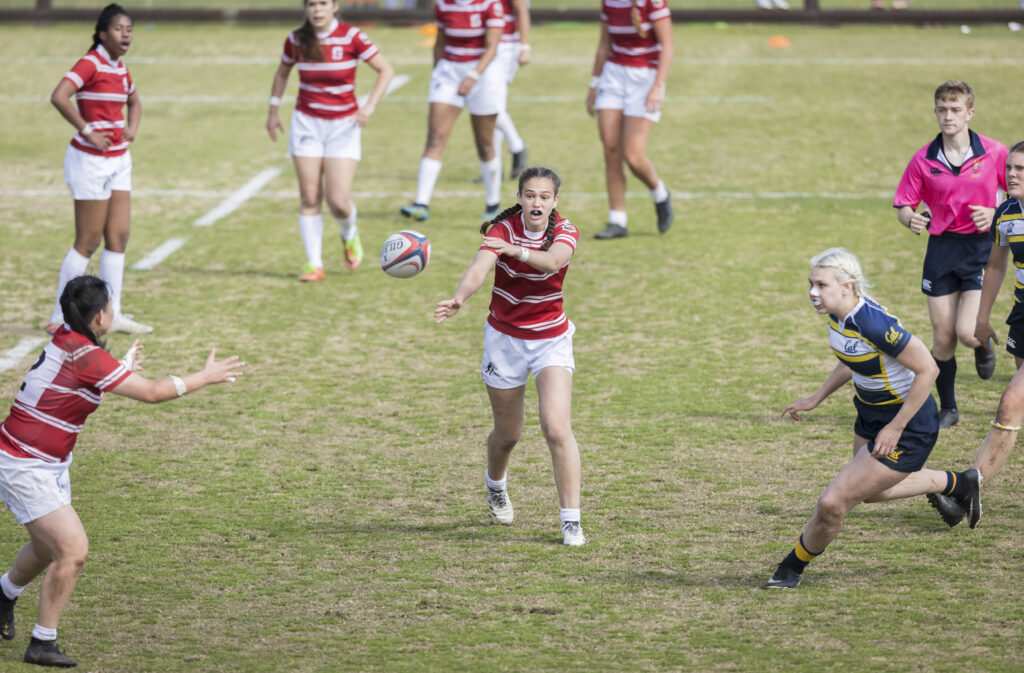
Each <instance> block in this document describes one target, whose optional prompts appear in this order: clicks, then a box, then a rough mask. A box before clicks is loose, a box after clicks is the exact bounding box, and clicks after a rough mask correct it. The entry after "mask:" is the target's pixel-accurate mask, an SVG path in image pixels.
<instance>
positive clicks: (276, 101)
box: [267, 96, 281, 107]
mask: <svg viewBox="0 0 1024 673" xmlns="http://www.w3.org/2000/svg"><path fill="white" fill-rule="evenodd" d="M267 102H268V103H270V105H271V107H279V106H280V105H281V97H280V96H271V97H270V98H268V99H267Z"/></svg>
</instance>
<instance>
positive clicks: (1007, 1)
mask: <svg viewBox="0 0 1024 673" xmlns="http://www.w3.org/2000/svg"><path fill="white" fill-rule="evenodd" d="M365 4H367V3H365V2H351V3H350V2H342V11H345V10H346V9H347V8H352V11H356V12H358V9H357V8H355V6H356V5H365ZM368 4H370V5H375V6H376V5H379V6H381V7H383V6H384V2H383V0H381V1H380V2H376V3H374V2H369V3H368ZM399 4H400V5H401V4H402V3H401V2H399ZM789 4H790V7H792V8H793V9H802V8H803V6H804V3H803V0H790V3H789ZM870 4H871V3H870V2H869V0H819V3H818V5H819V7H821V9H826V10H832V9H864V10H867V9H869V7H870ZM51 5H52V6H53V7H54V8H61V9H63V8H89V7H96V8H97V10H98V9H99V8H100V7H101V6H102V5H100V4H97V3H96V2H93V1H92V0H51ZM669 5H670V6H671V7H672V8H673V9H716V8H717V9H752V8H754V5H755V3H754V0H672V2H670V3H669ZM0 6H4V7H34V6H35V0H2V2H0ZM126 6H127V5H126ZM301 6H302V2H300V1H298V0H213V1H211V0H142V1H141V2H139V3H137V4H134V5H132V6H130V7H129V9H135V8H150V7H152V8H160V9H166V8H178V7H196V8H202V9H288V8H292V7H301ZM530 6H531V7H534V8H537V9H586V8H599V7H600V3H599V2H597V1H596V0H533V1H532V2H531V3H530ZM886 6H887V7H888V6H891V3H889V2H886ZM911 6H912V8H913V9H944V10H951V9H1017V8H1018V7H1019V6H1020V3H1019V2H1017V1H1016V0H912V5H911Z"/></svg>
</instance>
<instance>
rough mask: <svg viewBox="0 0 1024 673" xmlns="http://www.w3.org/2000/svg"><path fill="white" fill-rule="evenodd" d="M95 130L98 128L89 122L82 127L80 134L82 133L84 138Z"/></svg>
mask: <svg viewBox="0 0 1024 673" xmlns="http://www.w3.org/2000/svg"><path fill="white" fill-rule="evenodd" d="M95 130H96V128H95V127H94V126H93V125H92V122H89V123H87V124H86V125H85V126H83V127H82V130H81V131H79V133H81V134H82V135H83V136H87V135H89V134H90V133H92V132H93V131H95Z"/></svg>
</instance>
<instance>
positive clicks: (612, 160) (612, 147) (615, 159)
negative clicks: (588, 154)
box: [604, 144, 623, 166]
mask: <svg viewBox="0 0 1024 673" xmlns="http://www.w3.org/2000/svg"><path fill="white" fill-rule="evenodd" d="M604 160H605V163H607V164H609V165H615V166H618V165H620V164H621V163H622V160H623V155H622V147H620V146H619V145H618V144H608V145H605V146H604Z"/></svg>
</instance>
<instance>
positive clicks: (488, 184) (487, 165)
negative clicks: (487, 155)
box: [480, 154, 501, 206]
mask: <svg viewBox="0 0 1024 673" xmlns="http://www.w3.org/2000/svg"><path fill="white" fill-rule="evenodd" d="M480 177H481V178H483V180H484V201H486V202H487V205H489V206H493V205H494V204H496V203H497V204H500V203H501V155H500V154H495V155H494V158H493V159H491V160H490V161H481V162H480Z"/></svg>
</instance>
